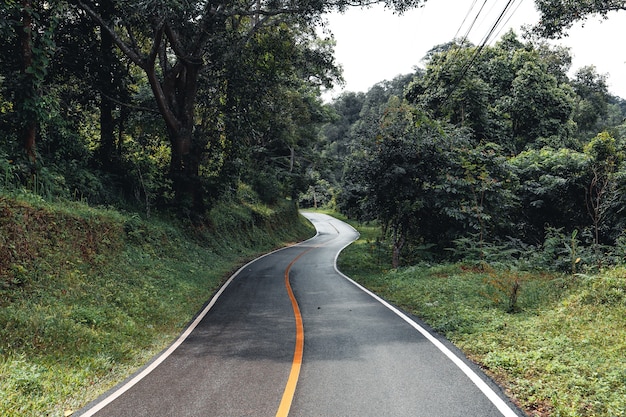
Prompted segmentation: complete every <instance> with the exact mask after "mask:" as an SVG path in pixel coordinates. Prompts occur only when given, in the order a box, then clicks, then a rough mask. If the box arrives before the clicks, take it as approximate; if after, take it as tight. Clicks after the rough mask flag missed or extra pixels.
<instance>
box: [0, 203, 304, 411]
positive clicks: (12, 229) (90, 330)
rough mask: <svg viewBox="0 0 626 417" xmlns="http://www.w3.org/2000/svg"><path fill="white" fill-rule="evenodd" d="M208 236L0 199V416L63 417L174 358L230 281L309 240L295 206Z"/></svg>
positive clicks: (240, 219)
mask: <svg viewBox="0 0 626 417" xmlns="http://www.w3.org/2000/svg"><path fill="white" fill-rule="evenodd" d="M210 217H211V219H212V223H211V224H207V225H206V226H205V227H204V228H200V227H191V226H189V225H182V224H175V223H173V222H172V221H171V220H168V219H163V220H159V219H157V218H155V216H152V217H151V219H149V220H146V219H143V218H141V217H140V216H138V215H136V214H129V213H120V212H117V211H114V210H106V209H95V208H91V207H88V206H86V205H84V204H78V203H63V204H51V203H48V202H46V201H44V200H42V199H40V198H38V197H35V196H32V195H29V194H23V195H19V196H16V195H11V196H9V195H4V196H3V195H0V415H2V416H41V415H48V416H63V415H65V414H66V413H67V414H69V413H70V412H71V411H73V410H76V409H78V408H80V407H81V406H83V405H85V404H86V403H87V402H89V401H90V400H93V399H95V398H96V397H97V396H98V395H100V394H102V393H103V392H104V391H106V390H107V389H109V388H111V387H112V386H113V385H115V384H116V383H118V382H119V381H121V380H122V379H124V378H125V377H126V376H128V375H129V374H131V373H132V372H134V371H135V370H136V369H137V368H138V367H139V366H141V365H142V364H143V363H145V362H146V361H147V360H149V359H150V358H151V357H152V356H154V355H155V354H156V353H158V352H159V351H160V350H162V349H163V348H164V347H166V346H167V345H168V344H169V343H171V342H172V340H173V339H174V338H175V337H176V336H177V335H178V334H179V333H180V331H181V330H182V329H183V328H184V326H185V325H186V324H187V323H188V322H189V320H191V318H192V317H193V316H194V315H195V314H196V313H197V312H198V311H199V310H200V309H201V307H202V305H203V304H204V303H205V302H206V301H207V300H208V299H209V298H210V297H211V296H212V294H213V293H214V292H215V291H216V289H217V288H218V287H219V286H220V285H221V284H222V282H223V281H224V279H225V278H227V277H228V276H229V275H230V274H231V272H233V271H234V270H235V269H236V268H237V267H238V266H239V265H241V264H242V263H243V262H244V261H246V260H248V259H251V258H253V257H254V256H255V255H258V254H259V253H262V252H266V251H269V250H270V249H273V248H276V247H278V246H282V245H284V244H285V243H286V242H294V241H297V240H301V239H303V238H306V237H309V236H311V235H312V234H313V231H312V228H311V227H310V225H308V223H307V222H306V221H304V220H302V219H301V218H300V217H299V216H298V215H297V212H296V210H295V207H294V205H293V204H291V203H290V202H287V203H285V204H284V205H282V206H279V207H267V206H263V205H260V204H259V203H258V202H257V201H255V200H253V199H249V198H247V199H245V200H242V199H239V198H233V199H232V200H230V201H223V202H221V203H220V204H218V205H217V206H216V208H215V209H214V210H213V212H212V213H211V216H210Z"/></svg>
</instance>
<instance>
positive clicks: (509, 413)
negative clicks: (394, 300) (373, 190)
mask: <svg viewBox="0 0 626 417" xmlns="http://www.w3.org/2000/svg"><path fill="white" fill-rule="evenodd" d="M344 223H345V222H344ZM345 224H347V223H345ZM348 226H350V225H349V224H348ZM350 227H351V228H352V229H353V230H354V231H355V232H356V233H357V234H358V233H359V232H358V231H356V229H354V227H352V226H350ZM358 238H359V237H358V236H357V237H356V238H355V239H354V241H356V240H357V239H358ZM354 241H352V242H349V243H347V244H346V245H345V246H344V247H343V248H341V249H340V250H339V251H338V252H337V254H336V255H335V271H337V273H338V274H339V275H341V276H342V277H343V278H345V279H347V280H348V281H349V282H351V283H352V284H354V285H355V286H356V287H358V288H359V289H361V290H362V291H364V292H365V293H367V294H369V295H370V296H371V297H373V298H374V299H375V300H377V301H378V302H379V303H381V304H382V305H384V306H385V307H387V308H388V309H389V310H391V311H392V312H394V313H395V314H396V315H398V316H399V317H400V318H401V319H402V320H404V321H405V322H407V323H408V324H409V325H410V326H411V327H413V328H414V329H415V330H417V331H418V332H420V333H421V334H422V335H423V336H424V337H425V338H426V339H428V341H430V342H431V343H432V344H433V345H435V347H436V348H437V349H439V350H440V351H441V352H442V353H443V354H444V355H446V356H447V357H448V359H450V360H451V361H452V362H453V363H454V364H455V365H456V366H457V367H458V368H459V369H460V370H461V371H462V372H463V373H464V374H465V375H466V376H467V377H468V378H469V379H470V380H471V381H472V382H473V383H474V385H476V386H477V387H478V389H479V390H480V391H482V393H483V394H484V395H485V396H486V397H487V398H488V399H489V401H491V403H492V404H493V405H494V406H495V407H496V408H497V409H498V410H499V411H500V412H501V413H502V415H503V416H505V417H519V414H517V413H516V412H515V411H513V410H512V409H511V407H510V406H509V405H508V404H507V403H506V402H505V401H504V400H503V399H502V398H501V397H500V396H499V395H498V394H497V393H496V392H495V391H494V390H493V389H492V388H491V387H490V386H489V385H487V383H486V382H485V381H483V379H482V378H481V377H480V376H478V374H476V372H474V370H472V368H470V367H469V366H468V365H467V364H466V363H465V362H464V361H463V360H462V359H461V358H459V357H458V356H457V355H455V354H454V353H453V352H452V351H451V350H450V349H448V348H447V347H446V346H445V345H444V344H443V343H441V341H439V340H438V339H437V338H436V337H435V336H433V335H432V334H430V332H429V331H428V330H426V329H425V328H423V327H422V326H420V325H419V324H417V323H416V322H415V321H413V320H412V319H411V318H410V317H408V316H407V315H406V314H404V313H403V312H402V311H400V310H398V309H397V308H396V307H394V306H392V305H391V304H389V303H388V302H387V301H385V300H383V299H382V298H380V297H379V296H378V295H376V294H374V293H373V292H371V291H370V290H368V289H367V288H365V287H364V286H362V285H361V284H359V283H358V282H356V281H354V280H353V279H352V278H350V277H349V276H347V275H346V274H344V273H343V272H341V271H340V270H339V268H338V267H337V259H338V258H339V254H340V253H341V251H343V250H344V249H345V248H347V247H348V246H349V245H351V244H352V243H353V242H354Z"/></svg>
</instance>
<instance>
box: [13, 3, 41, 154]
mask: <svg viewBox="0 0 626 417" xmlns="http://www.w3.org/2000/svg"><path fill="white" fill-rule="evenodd" d="M32 8H33V6H32V2H31V1H30V0H22V25H21V26H22V27H21V30H18V34H19V41H20V52H21V60H22V77H23V81H24V85H23V86H22V89H23V96H22V103H20V105H19V106H20V107H21V109H20V110H21V112H22V116H23V117H24V123H23V126H22V144H23V146H24V150H25V151H26V155H28V158H29V159H30V161H31V163H33V164H34V163H35V161H36V159H37V157H36V149H35V138H36V136H37V118H36V116H35V114H34V111H33V109H32V108H29V104H28V101H29V100H32V99H33V98H34V95H35V94H36V92H35V91H34V89H35V88H34V80H33V75H32V74H29V72H28V70H29V69H30V68H31V67H32V65H33V16H32V11H33V10H32ZM30 105H32V103H30Z"/></svg>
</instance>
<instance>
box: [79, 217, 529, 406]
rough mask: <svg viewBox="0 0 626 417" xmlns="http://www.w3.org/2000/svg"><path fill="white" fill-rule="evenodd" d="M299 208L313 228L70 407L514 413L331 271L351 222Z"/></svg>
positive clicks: (477, 378)
mask: <svg viewBox="0 0 626 417" xmlns="http://www.w3.org/2000/svg"><path fill="white" fill-rule="evenodd" d="M305 216H306V217H307V218H309V220H310V221H311V222H312V223H313V224H314V225H315V227H316V229H317V231H318V234H317V236H315V237H314V238H312V239H310V240H308V241H306V242H304V243H302V244H299V245H296V246H292V247H289V248H286V249H283V250H280V251H277V252H273V253H271V254H269V255H266V256H264V257H261V258H259V259H257V260H256V261H254V262H252V263H250V264H248V265H246V266H244V267H243V268H242V269H241V270H239V272H237V273H236V274H235V275H234V276H233V277H232V278H231V279H230V280H229V281H228V282H227V283H226V285H225V286H224V287H222V289H221V290H220V292H218V294H216V296H215V297H214V298H213V299H212V300H211V302H210V303H209V304H208V305H207V306H206V308H205V309H204V310H203V311H202V312H201V313H200V314H199V316H198V317H197V318H196V320H195V321H194V322H193V323H192V324H191V325H190V326H189V328H188V329H187V330H186V331H185V332H184V333H183V335H182V336H181V337H180V338H179V339H178V340H177V341H176V342H175V343H174V344H173V345H172V346H171V347H170V348H169V349H168V350H166V351H165V352H163V353H162V354H161V355H159V356H158V357H157V358H155V359H154V360H153V361H152V362H151V363H150V364H148V365H147V366H146V367H145V368H144V369H142V370H141V371H140V372H139V373H138V374H136V375H135V376H133V377H132V378H130V379H129V380H128V381H126V382H125V383H123V384H121V385H120V386H119V387H117V388H115V389H113V390H112V391H110V392H109V393H107V394H105V395H103V396H102V397H101V398H99V399H98V400H96V401H94V402H93V403H91V404H89V405H88V406H87V407H86V408H85V409H83V410H80V411H79V412H78V413H77V414H76V415H82V416H92V415H96V416H98V417H104V416H115V417H123V416H133V417H136V416H146V417H147V416H150V417H158V416H164V417H165V416H167V417H172V416H177V417H178V416H219V417H227V416H277V417H284V416H287V415H289V416H301V417H315V416H319V417H339V416H355V417H364V416H376V417H380V416H393V417H401V416H411V417H420V416H424V417H438V416H441V417H443V416H445V417H454V416H459V417H471V416H476V417H491V416H494V417H495V416H506V417H513V416H522V415H523V414H522V413H521V412H519V411H517V409H516V408H515V407H514V406H512V405H511V404H510V402H509V401H508V400H507V399H506V398H504V396H502V394H501V392H500V389H499V388H498V387H497V386H496V385H495V384H493V383H492V382H491V381H490V380H489V379H488V378H486V377H485V376H484V375H483V374H482V373H480V371H479V370H477V369H476V368H475V367H474V366H473V365H471V364H470V363H469V362H467V361H466V360H465V359H464V358H462V356H461V355H460V354H459V353H458V352H457V351H456V349H454V348H453V347H451V346H450V345H449V343H447V342H446V341H445V340H442V339H441V338H439V337H437V336H433V335H431V334H430V333H429V332H428V331H427V330H425V329H424V327H423V326H422V325H421V324H419V323H418V322H416V321H414V320H413V319H411V318H409V317H407V316H406V315H404V314H402V313H401V312H399V311H397V310H396V309H395V308H393V307H392V306H390V305H388V304H386V303H385V302H384V301H382V300H380V299H378V298H377V297H376V296H374V295H373V294H370V293H369V292H367V291H366V290H364V289H363V288H361V287H360V286H358V284H356V283H354V282H353V281H351V280H350V279H349V278H347V277H345V276H343V275H341V274H340V273H339V272H338V271H337V270H336V268H335V259H336V256H337V255H338V253H339V252H340V251H341V250H342V249H343V248H344V247H345V246H347V245H348V244H350V243H351V242H352V241H353V240H355V239H356V238H357V236H358V235H357V233H356V231H354V229H352V228H351V227H350V226H348V225H347V224H345V223H343V222H341V221H339V220H337V219H334V218H332V217H330V216H326V215H323V214H311V213H305Z"/></svg>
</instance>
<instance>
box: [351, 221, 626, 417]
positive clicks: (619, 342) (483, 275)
mask: <svg viewBox="0 0 626 417" xmlns="http://www.w3.org/2000/svg"><path fill="white" fill-rule="evenodd" d="M354 226H355V227H357V229H358V230H359V231H360V232H361V238H360V239H359V240H358V241H357V242H355V244H353V245H352V246H350V247H348V248H347V249H346V250H345V251H344V252H343V254H342V255H341V256H340V259H339V266H340V269H341V270H342V271H343V272H345V273H346V274H348V275H349V276H351V277H352V278H353V279H355V280H356V281H358V282H360V283H361V284H362V285H364V286H366V287H367V288H369V289H371V290H373V291H374V292H376V293H377V294H379V295H381V296H382V297H384V298H385V299H387V300H389V301H391V302H392V303H394V304H396V305H398V306H399V307H401V308H403V309H404V310H405V311H408V312H411V313H413V314H414V315H416V316H418V317H420V318H422V319H423V320H424V321H425V322H426V323H428V324H429V325H430V326H432V327H433V328H434V329H435V330H437V331H438V332H439V333H441V334H443V335H445V336H446V337H447V338H448V339H449V340H451V341H452V342H453V343H454V344H456V345H457V346H458V347H460V348H461V349H462V350H463V351H464V352H465V353H466V354H467V356H468V357H469V358H471V359H472V360H474V361H475V362H476V363H478V364H480V365H481V366H482V367H483V368H484V369H485V370H486V372H487V373H488V374H490V375H491V376H492V377H493V378H494V379H495V380H497V381H498V382H499V383H500V384H501V385H502V386H503V387H505V389H506V391H507V392H508V393H509V395H510V396H511V397H512V398H514V399H515V401H516V402H517V403H518V404H519V405H520V407H521V408H522V409H524V410H525V411H526V412H527V414H528V415H529V416H542V417H546V416H552V417H556V416H558V417H563V416H570V417H574V416H575V417H585V416H589V417H590V416H594V417H600V416H603V417H624V416H626V270H624V269H614V270H610V271H606V272H604V273H602V274H599V275H596V276H580V275H576V276H571V275H557V274H545V273H529V272H519V271H518V272H515V271H513V270H504V269H494V268H490V267H476V266H475V265H464V264H452V265H426V264H424V265H417V266H412V267H407V268H402V269H400V270H395V271H392V270H389V262H388V259H386V256H385V255H384V254H381V251H380V250H379V249H377V247H376V244H375V242H376V237H377V236H378V235H379V230H378V228H376V227H369V226H359V225H354ZM516 282H517V283H518V284H519V290H518V291H517V293H516V295H517V300H511V295H512V291H511V289H512V288H513V285H515V283H516ZM512 301H513V302H514V304H513V307H514V308H511V303H512ZM507 310H514V312H512V313H509V312H507Z"/></svg>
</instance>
